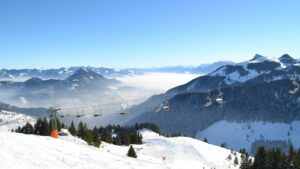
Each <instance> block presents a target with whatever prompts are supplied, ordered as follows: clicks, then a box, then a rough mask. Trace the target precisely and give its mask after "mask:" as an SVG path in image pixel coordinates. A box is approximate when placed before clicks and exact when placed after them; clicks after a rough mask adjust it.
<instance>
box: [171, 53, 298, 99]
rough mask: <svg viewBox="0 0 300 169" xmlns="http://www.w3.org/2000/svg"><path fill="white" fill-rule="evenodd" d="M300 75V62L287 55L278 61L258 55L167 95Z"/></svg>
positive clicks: (176, 88)
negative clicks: (219, 85)
mask: <svg viewBox="0 0 300 169" xmlns="http://www.w3.org/2000/svg"><path fill="white" fill-rule="evenodd" d="M299 74H300V67H299V62H298V61H297V60H295V59H293V58H292V57H291V56H289V55H287V54H285V55H283V56H281V57H280V58H278V59H277V58H273V57H267V56H262V55H258V54H257V55H255V56H254V58H253V59H251V60H249V61H245V62H241V63H236V64H229V65H224V66H221V67H219V68H218V69H216V70H215V71H213V72H211V73H209V74H207V75H205V76H200V77H198V78H196V79H194V80H192V81H190V82H188V83H186V84H184V85H181V86H178V87H175V88H173V89H170V90H169V91H168V92H167V94H171V95H176V94H179V93H186V92H207V90H213V89H216V88H218V84H219V83H221V84H222V87H226V86H236V85H243V84H244V83H252V84H253V83H263V82H268V81H274V80H281V79H295V78H299Z"/></svg>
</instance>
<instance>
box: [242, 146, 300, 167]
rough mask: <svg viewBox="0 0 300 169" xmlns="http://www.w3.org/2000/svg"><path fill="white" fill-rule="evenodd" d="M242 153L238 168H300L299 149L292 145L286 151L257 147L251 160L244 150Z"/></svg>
mask: <svg viewBox="0 0 300 169" xmlns="http://www.w3.org/2000/svg"><path fill="white" fill-rule="evenodd" d="M242 153H243V154H242V158H241V159H242V160H241V165H240V169H300V149H299V150H295V149H294V148H293V147H292V146H291V147H290V149H289V152H288V153H284V152H283V151H282V150H280V149H278V148H277V149H270V150H266V149H265V148H264V147H259V148H258V150H257V152H256V155H255V158H254V161H253V162H252V159H251V158H250V157H249V155H248V154H247V153H245V151H243V152H242Z"/></svg>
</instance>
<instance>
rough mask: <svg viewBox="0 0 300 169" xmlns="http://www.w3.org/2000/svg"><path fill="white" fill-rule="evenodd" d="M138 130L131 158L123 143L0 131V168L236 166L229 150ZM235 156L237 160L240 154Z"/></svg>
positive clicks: (191, 168)
mask: <svg viewBox="0 0 300 169" xmlns="http://www.w3.org/2000/svg"><path fill="white" fill-rule="evenodd" d="M141 134H142V135H143V142H144V144H143V145H134V148H135V150H136V153H137V155H138V158H137V159H134V158H129V157H127V156H126V153H127V151H128V147H127V146H115V145H111V144H106V143H102V144H101V146H100V148H95V147H91V146H87V145H86V144H84V143H82V142H78V140H75V139H70V138H68V139H65V138H59V139H53V138H51V137H42V136H35V135H23V134H18V133H11V132H0V149H1V151H0V161H1V163H0V168H14V169H19V168H20V169H21V168H22V169H29V168H30V169H40V168H52V169H59V168H64V169H68V168H75V169H76V168H78V169H85V168H86V169H94V168H95V169H96V168H105V169H116V168H130V169H135V168H136V169H141V168H144V169H147V168H149V169H153V168H157V169H159V168H172V169H194V168H201V169H202V168H216V169H224V168H233V169H234V168H238V166H235V165H234V164H233V159H234V158H233V159H232V160H228V159H227V157H228V155H229V154H231V151H230V150H227V149H224V148H221V147H217V146H213V145H210V144H207V143H204V142H202V141H199V140H196V139H192V138H185V137H177V138H165V137H162V136H159V135H157V134H156V133H153V132H151V131H149V130H142V131H141ZM232 156H233V157H234V155H233V154H232ZM236 156H237V158H238V159H239V160H240V154H239V153H237V154H236ZM163 157H165V161H163V160H162V159H163Z"/></svg>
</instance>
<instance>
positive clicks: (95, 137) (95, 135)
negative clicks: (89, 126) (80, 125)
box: [93, 127, 101, 147]
mask: <svg viewBox="0 0 300 169" xmlns="http://www.w3.org/2000/svg"><path fill="white" fill-rule="evenodd" d="M93 144H94V146H95V147H99V146H100V144H101V142H100V138H99V131H98V129H97V127H94V129H93Z"/></svg>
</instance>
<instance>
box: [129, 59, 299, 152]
mask: <svg viewBox="0 0 300 169" xmlns="http://www.w3.org/2000/svg"><path fill="white" fill-rule="evenodd" d="M299 80H300V64H299V61H297V60H296V59H293V58H292V57H291V56H289V55H287V54H285V55H283V56H281V57H280V58H278V59H277V58H272V57H265V56H261V55H255V56H254V57H253V59H251V60H249V61H246V62H242V63H237V64H233V65H224V66H221V67H219V68H217V69H216V70H214V71H212V72H211V73H208V74H207V75H205V76H200V77H198V78H196V79H194V80H192V81H190V82H188V83H186V84H184V85H181V86H178V87H175V88H173V89H170V90H169V91H167V92H166V93H165V94H161V95H156V96H153V97H151V98H150V99H148V100H147V101H145V102H144V103H141V104H140V105H137V106H135V107H132V108H131V111H132V112H139V116H137V117H136V118H135V119H133V120H131V121H130V122H128V123H129V124H131V123H135V122H154V123H155V124H157V125H158V126H159V127H160V128H161V130H162V131H163V132H166V133H174V132H180V133H182V134H185V135H189V136H192V137H195V136H196V133H198V135H201V136H202V139H203V138H204V135H203V134H201V131H202V130H205V129H206V128H208V127H209V126H213V125H214V124H215V123H216V124H217V122H220V121H224V120H225V121H229V123H243V124H245V123H249V124H251V123H254V122H272V123H275V122H280V123H286V124H290V123H292V122H293V121H299V120H300V104H299V103H300V102H299V100H300V93H299V92H300V91H299V92H295V93H293V92H292V91H295V90H296V91H297V88H298V86H297V85H296V84H295V82H293V81H296V83H300V82H299ZM219 86H220V91H219ZM298 89H299V88H298ZM207 97H209V99H207ZM219 98H222V100H223V101H224V103H223V104H219V103H218V102H217V99H219ZM210 101H211V105H209V106H205V105H207V104H206V103H208V102H210ZM164 107H167V110H164ZM232 126H234V125H232ZM274 127H276V126H274ZM274 127H272V128H273V129H274ZM218 128H222V127H220V126H219V127H218ZM275 130H276V129H275ZM199 132H200V134H199ZM219 132H221V131H219ZM206 134H209V135H210V136H214V140H215V143H220V142H226V141H227V142H230V143H231V145H233V144H234V142H233V141H232V139H234V140H241V139H242V140H243V139H247V138H246V137H245V138H240V136H238V135H234V134H233V133H230V134H229V135H228V140H217V135H216V133H207V132H206ZM285 135H286V133H285ZM279 137H280V136H279V135H277V136H276V138H279ZM223 138H224V137H223ZM262 138H264V136H263V135H262V136H260V137H257V138H256V139H262ZM265 138H268V137H265ZM270 138H272V137H270ZM282 138H283V140H281V141H285V142H288V141H289V139H290V141H292V142H293V143H294V142H297V140H295V139H293V138H289V137H282ZM208 139H209V138H208ZM216 140H217V141H216ZM252 141H254V139H253V140H252ZM250 145H251V143H250ZM297 145H298V144H297ZM230 148H232V147H230ZM234 148H237V147H234ZM238 148H243V147H238ZM247 149H248V150H250V147H247Z"/></svg>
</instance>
